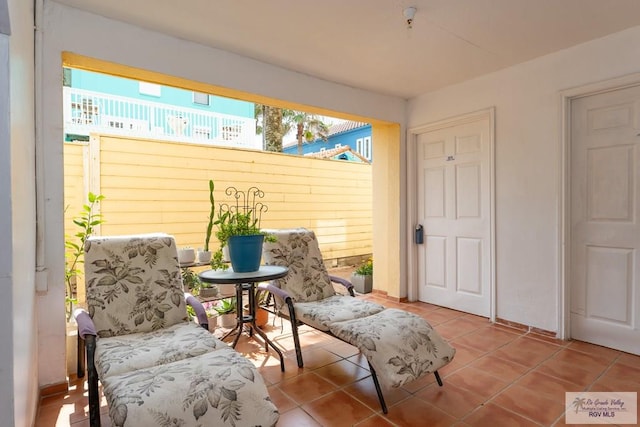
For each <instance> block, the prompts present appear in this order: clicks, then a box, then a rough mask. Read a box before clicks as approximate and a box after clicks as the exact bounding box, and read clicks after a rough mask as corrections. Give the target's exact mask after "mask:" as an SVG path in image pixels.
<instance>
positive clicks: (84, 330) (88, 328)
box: [73, 308, 98, 340]
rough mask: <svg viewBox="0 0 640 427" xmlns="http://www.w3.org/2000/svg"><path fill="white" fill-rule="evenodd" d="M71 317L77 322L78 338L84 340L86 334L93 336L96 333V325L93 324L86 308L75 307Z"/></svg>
mask: <svg viewBox="0 0 640 427" xmlns="http://www.w3.org/2000/svg"><path fill="white" fill-rule="evenodd" d="M73 317H74V319H76V323H77V324H78V336H79V337H80V338H82V339H83V340H86V339H87V338H86V337H87V335H93V336H94V337H95V336H97V335H98V333H97V332H96V325H94V324H93V319H91V316H89V313H87V311H86V310H84V309H82V308H77V309H76V310H74V312H73Z"/></svg>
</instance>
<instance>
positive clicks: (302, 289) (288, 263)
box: [262, 228, 336, 302]
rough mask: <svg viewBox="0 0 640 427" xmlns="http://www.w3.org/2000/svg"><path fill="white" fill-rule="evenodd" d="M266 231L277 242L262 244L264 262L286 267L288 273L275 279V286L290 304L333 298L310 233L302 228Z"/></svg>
mask: <svg viewBox="0 0 640 427" xmlns="http://www.w3.org/2000/svg"><path fill="white" fill-rule="evenodd" d="M266 231H267V232H269V233H271V234H273V235H274V236H275V237H276V239H277V241H276V242H265V243H264V246H263V248H262V259H263V261H264V263H265V264H267V265H281V266H285V267H289V274H287V276H286V277H284V278H283V279H278V280H276V281H275V284H276V286H279V287H280V288H281V289H284V290H285V291H287V293H288V294H289V295H290V296H291V298H292V299H293V301H294V302H311V301H318V300H322V299H324V298H328V297H330V296H332V295H335V293H336V292H335V290H334V289H333V285H332V284H331V280H330V279H329V273H327V269H326V267H325V266H324V262H323V261H322V253H320V247H319V246H318V240H317V239H316V235H315V233H314V232H313V231H311V230H307V229H305V228H293V229H281V230H266Z"/></svg>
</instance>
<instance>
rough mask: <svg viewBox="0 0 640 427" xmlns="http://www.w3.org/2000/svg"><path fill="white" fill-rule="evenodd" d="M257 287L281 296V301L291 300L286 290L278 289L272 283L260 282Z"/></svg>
mask: <svg viewBox="0 0 640 427" xmlns="http://www.w3.org/2000/svg"><path fill="white" fill-rule="evenodd" d="M258 289H260V290H263V291H269V292H271V293H272V294H273V295H275V296H277V297H278V298H281V299H282V300H283V301H285V302H287V300H289V301H292V298H291V296H290V295H289V294H288V293H287V291H285V290H283V289H280V288H279V287H277V286H276V285H272V284H271V283H260V284H259V285H258Z"/></svg>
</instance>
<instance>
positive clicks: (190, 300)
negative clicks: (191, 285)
mask: <svg viewBox="0 0 640 427" xmlns="http://www.w3.org/2000/svg"><path fill="white" fill-rule="evenodd" d="M184 299H185V301H186V302H187V304H189V305H190V306H191V307H193V311H195V312H196V317H197V318H198V324H199V325H200V326H202V327H203V328H205V329H207V330H208V329H209V319H208V318H207V312H206V311H205V309H204V306H203V305H202V303H201V302H200V301H199V300H198V298H196V297H194V296H193V295H191V294H190V293H188V292H185V293H184Z"/></svg>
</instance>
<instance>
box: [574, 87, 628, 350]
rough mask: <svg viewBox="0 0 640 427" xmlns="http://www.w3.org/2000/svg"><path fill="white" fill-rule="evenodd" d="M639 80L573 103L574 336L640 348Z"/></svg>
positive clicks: (608, 345)
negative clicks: (633, 83) (633, 84)
mask: <svg viewBox="0 0 640 427" xmlns="http://www.w3.org/2000/svg"><path fill="white" fill-rule="evenodd" d="M639 122H640V87H638V86H636V87H631V88H626V89H620V90H615V91H611V92H606V93H601V94H597V95H592V96H587V97H583V98H578V99H575V100H573V101H572V103H571V163H570V171H571V172H570V173H571V185H570V187H571V190H570V194H571V210H570V212H571V214H570V215H571V240H570V242H571V246H570V254H571V258H570V260H571V261H570V268H571V270H570V290H571V294H570V302H571V317H570V330H571V337H572V338H576V339H579V340H583V341H588V342H592V343H595V344H600V345H604V346H607V347H612V348H616V349H620V350H623V351H627V352H631V353H635V354H640V312H639V307H640V281H639V277H640V276H639V273H640V254H639V249H640V204H639V201H640V180H639V178H640V147H639V146H638V144H639V143H640V129H639V124H640V123H639Z"/></svg>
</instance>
